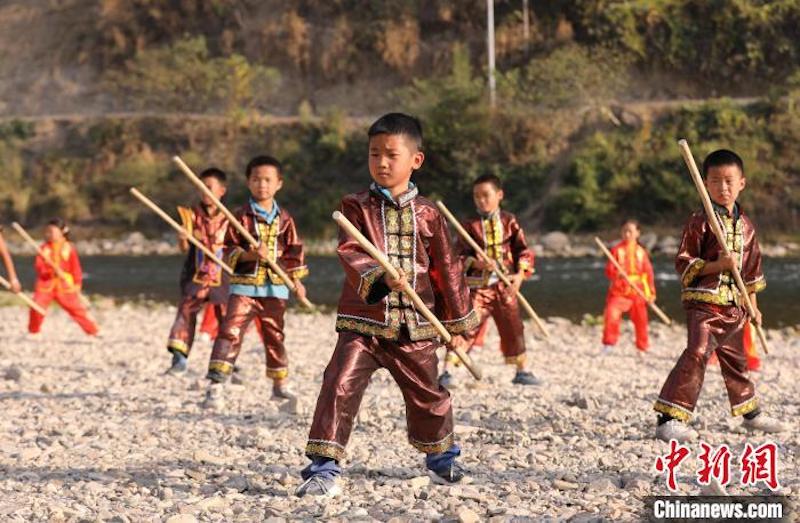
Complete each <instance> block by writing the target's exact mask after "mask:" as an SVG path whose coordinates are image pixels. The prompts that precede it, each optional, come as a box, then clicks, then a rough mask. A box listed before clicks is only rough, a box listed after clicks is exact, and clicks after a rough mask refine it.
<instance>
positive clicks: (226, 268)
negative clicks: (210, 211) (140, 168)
mask: <svg viewBox="0 0 800 523" xmlns="http://www.w3.org/2000/svg"><path fill="white" fill-rule="evenodd" d="M130 193H131V194H132V195H133V196H134V197H135V198H136V199H137V200H139V201H140V202H142V203H143V204H144V205H145V206H147V207H148V208H150V210H151V211H153V212H154V213H156V214H157V215H158V216H159V217H160V218H161V219H162V220H164V221H165V222H167V224H168V225H169V226H170V227H172V228H173V229H175V231H176V232H178V233H179V234H183V235H185V236H186V240H187V241H188V242H189V243H191V244H192V245H194V246H195V247H197V248H198V249H200V250H201V251H203V254H205V255H206V256H208V258H209V259H210V260H212V261H213V262H214V263H216V264H217V265H219V266H220V267H222V270H224V271H225V272H227V273H228V274H233V269H231V267H230V265H228V264H227V263H225V262H224V261H222V260H221V259H220V258H219V257H218V256H217V255H216V254H214V253H213V252H211V250H210V249H209V248H208V247H206V246H205V245H203V244H202V243H201V242H199V241H198V240H197V238H195V237H194V236H192V235H191V234H190V233H189V232H188V231H187V230H186V229H185V228H184V227H183V226H181V225H180V224H179V223H178V222H176V221H175V220H173V219H172V218H171V217H170V215H169V214H167V213H166V212H164V211H163V210H162V209H161V208H160V207H159V206H158V205H156V204H155V202H153V200H151V199H150V198H148V197H147V196H145V195H144V194H142V193H141V192H140V191H139V190H138V189H136V188H135V187H131V188H130Z"/></svg>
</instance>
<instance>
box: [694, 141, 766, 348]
mask: <svg viewBox="0 0 800 523" xmlns="http://www.w3.org/2000/svg"><path fill="white" fill-rule="evenodd" d="M678 147H680V149H681V154H682V155H683V160H684V161H685V162H686V166H687V167H688V168H689V173H690V174H691V175H692V180H693V181H694V185H695V187H697V192H699V193H700V200H702V202H703V208H704V209H705V211H706V217H707V218H708V223H709V224H710V225H711V230H712V231H714V236H716V237H717V242H718V243H719V245H720V247H721V248H722V253H723V254H724V255H725V256H730V255H731V251H730V250H729V249H728V245H727V244H726V243H725V233H724V232H722V227H720V225H719V222H718V221H717V214H716V213H715V212H714V208H713V207H712V206H711V198H710V197H709V196H708V191H707V190H706V186H705V184H704V183H703V178H702V177H701V176H700V171H699V170H698V169H697V164H696V163H695V162H694V156H692V151H691V150H690V149H689V142H687V141H686V140H679V141H678ZM731 274H733V279H734V280H735V281H736V286H737V287H738V288H739V292H740V293H741V295H742V299H743V300H744V306H745V309H747V314H749V315H750V318H753V319H755V317H756V310H755V308H754V307H753V303H752V302H751V301H750V294H749V293H748V292H747V286H746V285H745V284H744V280H742V275H741V273H740V272H739V268H738V267H736V266H734V267H733V270H732V271H731ZM755 327H756V334H758V339H759V341H760V342H761V348H762V349H764V354H769V348H768V347H767V337H766V336H764V330H763V329H762V328H761V325H759V324H758V323H755Z"/></svg>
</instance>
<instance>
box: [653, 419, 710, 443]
mask: <svg viewBox="0 0 800 523" xmlns="http://www.w3.org/2000/svg"><path fill="white" fill-rule="evenodd" d="M699 436H700V435H699V434H698V433H697V431H696V430H694V429H693V428H691V427H690V426H689V425H687V424H686V423H683V422H682V421H679V420H676V419H671V420H669V421H668V422H666V423H662V424H661V425H659V426H657V427H656V439H660V440H661V441H666V442H669V440H671V439H674V440H676V441H677V442H678V443H687V442H690V441H695V440H696V439H697V438H698V437H699Z"/></svg>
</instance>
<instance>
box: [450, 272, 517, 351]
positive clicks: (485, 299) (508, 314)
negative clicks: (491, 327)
mask: <svg viewBox="0 0 800 523" xmlns="http://www.w3.org/2000/svg"><path fill="white" fill-rule="evenodd" d="M471 295H472V306H473V307H474V308H475V312H476V313H477V314H478V317H479V318H480V324H479V325H478V326H477V327H475V328H474V329H472V330H471V331H470V332H469V333H467V334H465V335H464V336H463V339H464V345H465V346H466V347H467V352H469V351H470V350H472V347H473V345H475V341H476V340H477V339H478V336H479V334H480V332H481V328H482V327H483V325H484V323H485V322H486V321H488V320H489V317H491V318H492V319H493V320H494V323H495V325H497V331H498V333H499V334H500V352H501V353H502V354H503V357H504V358H505V361H506V363H509V364H516V363H521V362H523V361H525V327H524V324H523V322H522V318H521V317H520V312H519V300H518V299H517V296H516V295H514V294H512V293H511V292H508V290H507V288H506V287H505V285H503V284H502V283H496V284H494V285H490V286H489V287H485V288H483V289H472V291H471ZM457 358H458V357H457V356H455V355H451V354H450V353H448V359H449V360H450V361H455V360H457Z"/></svg>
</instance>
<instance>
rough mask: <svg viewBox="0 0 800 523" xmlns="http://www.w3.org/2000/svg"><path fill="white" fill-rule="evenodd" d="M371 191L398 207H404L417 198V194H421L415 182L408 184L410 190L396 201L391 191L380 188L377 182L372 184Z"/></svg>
mask: <svg viewBox="0 0 800 523" xmlns="http://www.w3.org/2000/svg"><path fill="white" fill-rule="evenodd" d="M370 189H372V191H373V192H375V193H377V194H379V195H381V196H382V197H383V198H384V199H385V200H387V201H388V202H389V203H391V204H393V205H395V206H397V207H403V206H404V205H405V204H406V203H408V202H409V201H411V200H413V199H414V198H416V196H417V194H418V193H419V190H418V189H417V186H416V185H415V184H414V182H408V190H407V191H406V192H404V193H403V194H401V195H399V196H398V197H397V199H395V198H394V197H393V196H392V193H391V192H390V191H389V189H387V188H386V187H383V186H380V185H378V184H377V183H375V182H372V185H370Z"/></svg>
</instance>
